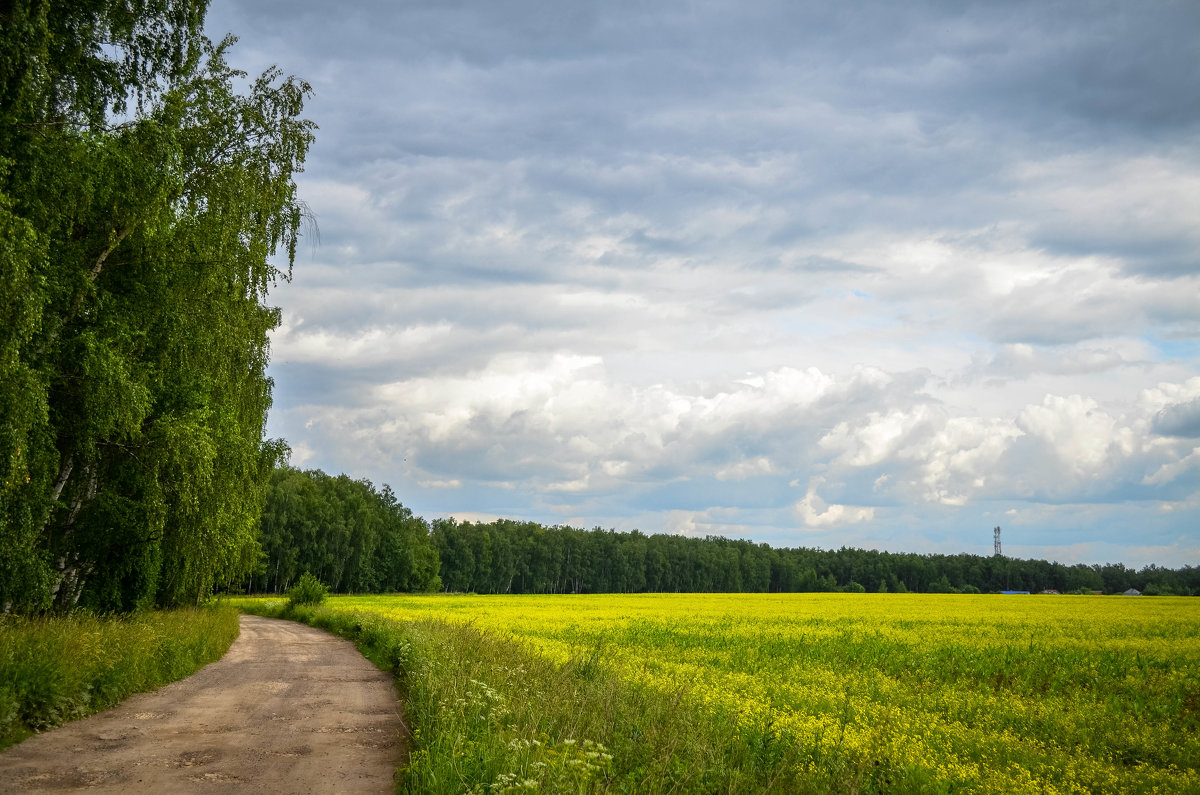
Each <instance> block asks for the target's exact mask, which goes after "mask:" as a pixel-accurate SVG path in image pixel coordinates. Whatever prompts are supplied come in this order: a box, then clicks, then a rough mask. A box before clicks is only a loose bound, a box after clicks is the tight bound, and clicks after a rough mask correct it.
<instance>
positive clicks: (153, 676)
mask: <svg viewBox="0 0 1200 795" xmlns="http://www.w3.org/2000/svg"><path fill="white" fill-rule="evenodd" d="M237 634H238V626H237V611H236V610H234V609H232V608H230V607H221V608H202V609H197V608H192V609H184V610H176V611H161V612H145V613H137V614H134V615H129V616H110V617H105V618H100V617H96V616H94V615H90V614H87V613H77V614H75V615H72V616H63V617H41V618H21V617H17V616H5V617H2V618H0V748H4V747H6V746H9V745H12V744H13V743H15V742H19V741H20V740H22V739H24V738H25V737H27V736H28V735H29V734H31V733H33V732H35V731H41V730H43V729H48V728H51V727H53V726H57V725H58V724H60V723H63V722H65V721H68V720H73V719H75V718H80V717H83V716H84V715H90V714H91V713H93V712H98V711H100V710H102V709H107V708H108V707H111V706H113V705H114V704H116V703H117V702H119V701H121V700H122V699H123V698H125V697H126V696H128V695H130V694H132V693H137V692H140V691H143V690H153V689H154V688H157V687H160V686H162V685H164V684H166V683H168V682H173V681H175V680H176V679H182V678H183V677H185V676H188V675H190V674H191V673H193V672H194V671H195V670H196V669H198V668H200V667H201V666H202V665H205V664H207V663H210V662H212V661H213V660H217V659H219V658H220V657H221V655H223V654H224V653H225V651H226V650H227V649H228V648H229V645H230V644H231V643H233V640H234V638H236V637H237Z"/></svg>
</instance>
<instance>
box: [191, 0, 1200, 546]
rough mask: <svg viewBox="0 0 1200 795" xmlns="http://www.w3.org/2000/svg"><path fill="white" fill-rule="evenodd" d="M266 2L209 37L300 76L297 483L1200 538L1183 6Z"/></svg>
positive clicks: (463, 500) (491, 505) (217, 21)
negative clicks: (339, 481)
mask: <svg viewBox="0 0 1200 795" xmlns="http://www.w3.org/2000/svg"><path fill="white" fill-rule="evenodd" d="M276 5H277V4H272V3H256V4H244V3H243V4H237V3H231V2H228V0H217V2H215V3H214V5H213V7H212V8H213V10H212V14H213V16H212V24H213V25H214V26H215V29H216V30H218V31H220V32H221V33H223V32H224V29H228V28H232V29H234V30H235V31H236V32H237V33H239V34H240V35H241V36H242V44H241V45H239V47H237V48H235V52H234V57H235V59H237V58H238V57H242V56H240V55H239V53H242V54H244V57H245V58H246V64H247V65H248V66H249V67H250V68H251V69H254V68H256V67H257V68H261V66H263V65H266V64H269V63H272V62H278V63H281V64H282V65H283V66H284V69H285V70H286V71H289V72H291V71H294V72H296V73H298V74H300V75H301V76H304V77H309V78H310V79H312V80H313V82H314V84H315V85H316V86H317V93H316V96H315V97H314V98H313V100H312V102H311V104H310V106H309V108H310V112H311V114H312V115H313V117H314V120H315V121H316V122H317V123H318V124H319V125H320V127H321V129H320V132H319V134H318V139H317V143H316V144H315V146H314V147H313V149H312V152H311V157H310V160H309V163H308V164H307V165H308V171H307V172H306V173H305V174H304V175H302V181H301V185H300V188H301V195H302V197H303V198H304V199H305V200H306V201H307V202H308V203H309V204H310V205H311V206H312V207H313V208H314V210H315V211H316V213H317V216H318V219H319V221H320V227H321V237H322V241H321V246H320V247H318V248H316V249H315V250H314V251H304V252H302V253H301V256H300V258H299V261H298V262H297V265H296V269H295V279H294V281H293V282H292V283H291V284H287V285H281V286H280V288H279V289H278V290H277V291H276V292H275V293H274V296H275V298H276V300H278V302H279V303H280V305H281V306H282V307H283V310H284V319H285V325H284V326H283V327H282V328H281V329H280V330H279V331H278V332H277V333H276V334H275V335H274V349H273V364H272V370H271V372H272V375H273V377H275V379H276V382H277V388H276V408H275V409H274V410H273V411H272V414H271V417H270V423H271V429H272V433H273V434H281V435H283V436H285V437H286V438H288V439H289V440H290V441H291V442H292V444H293V447H294V453H293V461H303V462H304V463H306V464H311V465H319V466H322V467H326V468H329V469H334V470H337V469H343V470H346V471H350V472H353V473H356V474H358V475H366V476H370V477H371V478H372V479H373V480H375V481H377V482H383V481H388V482H392V483H393V485H395V486H396V487H397V490H398V492H399V493H401V494H402V495H403V494H404V493H405V492H406V491H409V492H411V493H412V494H413V497H412V499H415V500H417V504H415V506H414V507H416V508H418V509H420V508H421V506H422V505H426V506H428V508H427V510H428V511H429V512H430V513H433V514H437V515H447V514H449V513H451V512H453V511H454V510H468V511H472V512H475V513H477V514H479V515H492V514H493V513H495V514H502V513H504V512H511V513H514V514H521V515H526V516H529V517H531V518H543V519H546V518H548V519H554V520H557V518H558V517H566V516H571V517H589V516H591V517H595V521H599V520H600V519H601V517H607V518H608V519H609V520H611V521H613V522H614V523H620V524H622V526H627V524H626V523H628V522H633V521H643V520H644V521H646V522H657V523H658V525H657V526H643V529H650V530H654V529H663V528H667V527H670V528H682V529H684V530H685V531H687V532H692V533H697V534H705V533H708V532H728V533H742V532H745V533H746V534H748V535H752V536H753V537H757V538H770V539H771V540H772V541H773V542H776V543H779V542H783V543H787V542H788V541H789V538H799V536H789V534H792V533H796V532H797V531H798V528H799V527H800V526H803V527H806V528H807V532H806V533H805V535H804V536H803V538H804V539H805V540H807V541H810V542H812V543H830V544H835V545H836V544H837V543H840V542H841V541H842V540H844V539H848V540H851V541H854V542H855V543H862V544H868V545H870V544H884V545H888V544H891V545H898V546H899V547H900V548H909V549H921V550H934V549H938V550H941V549H952V548H954V547H955V544H957V543H958V542H957V541H956V536H955V535H954V533H955V532H963V531H961V530H953V529H944V530H943V531H938V532H943V533H944V535H943V536H942V537H936V538H935V537H933V533H934V532H935V531H934V530H928V529H925V528H928V527H930V526H931V525H932V524H937V523H938V522H941V523H942V524H941V525H939V526H941V527H944V528H954V527H958V526H959V525H961V524H963V523H965V522H968V521H969V520H973V518H980V517H979V516H978V515H977V513H978V512H979V511H985V510H986V511H993V510H994V511H995V513H996V514H997V515H1004V513H1005V512H1006V511H1009V510H1013V511H1016V512H1017V513H1016V514H1015V516H1016V517H1028V518H1029V524H1028V525H1022V526H1028V527H1031V528H1034V527H1036V528H1039V529H1040V531H1041V532H1042V535H1043V537H1044V540H1043V542H1042V548H1045V549H1051V548H1056V547H1052V544H1053V542H1054V539H1057V538H1060V537H1063V536H1064V535H1065V534H1069V533H1070V532H1071V531H1070V530H1069V527H1072V526H1075V525H1074V524H1073V523H1074V522H1075V521H1076V520H1075V518H1074V517H1078V516H1080V515H1083V514H1086V515H1087V516H1088V517H1089V518H1088V522H1089V523H1090V524H1089V525H1088V527H1089V528H1091V529H1095V531H1096V532H1097V533H1100V532H1102V533H1105V534H1107V537H1108V538H1109V539H1112V540H1111V541H1110V542H1109V543H1111V544H1113V545H1114V546H1113V547H1111V549H1117V548H1119V547H1120V545H1125V546H1127V547H1128V548H1130V549H1133V548H1134V547H1135V546H1138V547H1140V548H1146V549H1174V548H1176V547H1178V548H1179V549H1192V548H1193V547H1194V546H1195V545H1194V544H1192V545H1190V546H1189V545H1187V544H1183V545H1182V546H1179V545H1178V544H1176V542H1175V541H1174V540H1170V541H1164V540H1162V538H1158V540H1156V541H1155V542H1154V544H1145V543H1140V542H1139V541H1138V539H1136V538H1132V536H1133V534H1134V533H1133V531H1131V530H1129V528H1130V527H1137V528H1138V530H1137V532H1138V533H1150V532H1153V533H1155V534H1157V535H1158V536H1165V535H1166V534H1168V533H1169V532H1171V531H1173V530H1174V529H1175V528H1180V527H1184V528H1191V530H1190V532H1192V533H1194V532H1195V531H1194V528H1195V527H1196V525H1197V522H1196V518H1197V516H1198V515H1200V514H1198V512H1200V505H1198V504H1197V498H1196V495H1197V493H1198V491H1200V487H1197V486H1196V485H1195V477H1194V475H1195V464H1194V461H1195V452H1194V451H1195V446H1196V439H1197V438H1200V409H1197V406H1200V403H1198V401H1200V375H1198V372H1200V351H1198V349H1197V347H1196V345H1197V341H1198V340H1200V316H1198V315H1197V312H1196V302H1195V296H1196V295H1197V294H1200V270H1198V269H1197V266H1196V263H1197V262H1198V261H1200V259H1198V257H1200V234H1198V233H1197V230H1196V225H1195V223H1194V219H1195V218H1196V216H1197V211H1198V210H1200V155H1197V153H1196V149H1195V146H1194V140H1195V136H1196V131H1197V130H1198V129H1200V102H1197V101H1196V100H1197V99H1198V97H1197V94H1196V88H1195V81H1194V80H1191V79H1190V78H1189V75H1191V74H1192V72H1193V71H1194V69H1193V67H1194V64H1193V61H1194V59H1193V58H1191V57H1190V55H1189V53H1190V52H1191V50H1190V49H1189V48H1188V47H1187V46H1183V44H1184V43H1186V42H1185V41H1184V40H1185V38H1186V35H1187V34H1186V33H1185V32H1186V31H1190V30H1192V29H1194V28H1195V25H1194V24H1192V23H1193V22H1194V21H1195V20H1194V19H1193V16H1194V14H1193V13H1192V12H1191V10H1190V9H1186V10H1185V8H1184V6H1181V5H1178V4H1176V5H1169V4H1168V5H1157V6H1152V7H1147V8H1146V9H1143V10H1142V11H1141V12H1140V13H1139V14H1137V15H1134V16H1133V17H1131V16H1130V15H1128V14H1125V13H1116V12H1113V11H1112V10H1106V9H1099V10H1097V11H1096V12H1095V13H1091V14H1078V13H1073V12H1071V11H1070V10H1069V9H1065V8H1059V7H1057V6H1051V5H1044V4H1043V5H1041V6H1037V7H1036V8H1034V7H1032V6H1031V7H1022V8H1020V9H1015V8H1011V7H1008V6H1005V5H1003V4H988V3H977V4H967V5H966V6H964V7H963V8H961V9H958V10H956V12H955V13H954V14H952V15H950V16H947V15H946V14H945V13H944V11H943V10H942V9H939V8H934V7H927V6H917V5H911V4H908V5H905V4H887V3H879V4H872V5H871V6H870V7H869V8H867V9H865V10H864V9H862V8H858V7H853V8H852V7H848V6H845V5H837V4H826V5H820V4H780V5H777V6H771V7H763V8H759V9H757V10H756V11H755V12H754V13H746V11H745V8H744V7H743V6H740V5H737V4H734V3H721V2H718V3H710V4H704V5H703V6H698V7H696V8H693V9H691V10H690V11H689V13H688V14H685V15H679V14H677V13H675V12H673V11H670V10H669V9H667V10H664V8H663V7H650V8H642V7H639V8H638V9H636V10H632V9H631V8H629V7H625V6H623V5H622V4H619V3H618V4H616V5H599V6H594V7H590V6H589V7H584V6H579V7H577V8H574V10H571V11H568V12H565V13H562V14H552V15H547V14H545V13H544V9H542V8H540V7H538V6H537V5H536V4H526V3H521V2H518V3H515V4H514V3H510V4H505V5H504V6H502V7H501V6H493V5H490V4H486V3H483V4H467V5H466V6H462V7H459V6H455V7H454V8H450V7H448V6H445V5H444V4H437V3H420V2H417V3H406V4H385V3H368V4H366V5H363V6H356V7H355V8H354V9H352V10H351V11H350V12H348V13H342V12H340V11H338V9H337V7H335V6H331V5H329V4H323V5H322V4H318V3H316V2H315V1H313V0H304V1H303V2H298V3H292V4H290V5H289V7H288V12H287V13H285V14H281V13H279V9H278V8H276V7H275V6H276ZM1181 37H1182V38H1181ZM715 40H720V42H721V46H720V47H716V48H714V47H712V46H710V43H711V42H712V41H715ZM1080 74H1087V75H1089V80H1088V81H1087V85H1086V86H1084V89H1081V88H1080V84H1079V83H1078V80H1077V76H1078V75H1080ZM581 87H585V90H581ZM793 483H794V484H798V485H789V484H793ZM813 484H819V488H818V486H817V485H813ZM800 490H804V493H803V495H801V493H800ZM818 492H819V493H818ZM985 504H986V506H987V507H986V509H985V508H984V507H982V506H984V505H985ZM1129 505H1135V506H1139V507H1140V508H1146V507H1147V506H1159V505H1163V506H1173V508H1172V509H1171V510H1158V509H1157V508H1155V509H1154V510H1152V511H1151V510H1149V509H1148V508H1147V511H1148V512H1146V513H1138V514H1137V521H1136V522H1132V520H1130V519H1129V516H1128V515H1126V514H1123V513H1122V511H1123V510H1125V508H1124V507H1122V506H1129ZM1047 506H1069V507H1068V508H1063V509H1062V510H1049V509H1048V508H1047ZM723 512H724V513H723ZM731 512H736V513H731ZM973 512H975V513H973ZM897 517H904V520H905V521H906V522H907V526H904V527H901V526H900V525H899V524H892V523H893V522H900V521H901V519H899V518H897ZM953 517H961V521H958V520H955V519H954V518H953ZM988 521H991V519H988ZM590 523H591V521H588V522H587V524H590ZM914 528H921V529H914ZM1160 542H1161V543H1160ZM1173 544H1176V546H1172V545H1173ZM1036 546H1037V545H1036V544H1031V545H1030V546H1029V548H1031V549H1032V548H1034V547H1036ZM1060 546H1062V547H1063V548H1064V549H1072V550H1075V552H1072V554H1080V555H1084V554H1093V553H1089V552H1086V551H1082V548H1080V547H1076V546H1072V545H1071V544H1067V543H1066V542H1064V544H1063V545H1060ZM1090 549H1092V550H1099V551H1095V552H1094V554H1101V553H1103V554H1109V550H1110V548H1109V547H1101V546H1095V547H1091V548H1090ZM1138 554H1140V553H1138ZM1187 554H1190V553H1187ZM1192 560H1196V559H1195V558H1194V557H1193V558H1192ZM1197 562H1200V561H1197Z"/></svg>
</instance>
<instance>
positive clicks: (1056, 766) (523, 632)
mask: <svg viewBox="0 0 1200 795" xmlns="http://www.w3.org/2000/svg"><path fill="white" fill-rule="evenodd" d="M328 609H329V610H331V611H333V612H334V613H341V614H353V615H356V616H359V617H362V618H367V617H374V618H376V619H378V620H379V621H382V622H384V623H386V624H387V625H389V626H395V627H406V628H407V629H406V630H405V631H406V632H408V633H409V639H408V640H406V641H405V643H407V644H410V645H411V649H410V647H409V646H406V649H408V650H409V651H410V652H411V653H410V654H409V656H410V657H411V658H412V659H411V660H410V661H409V662H410V663H415V664H416V666H417V668H420V670H419V671H415V672H414V673H415V674H416V675H412V676H410V677H409V679H408V681H409V685H410V690H412V691H413V695H410V701H411V704H410V711H417V712H421V713H423V715H418V716H416V717H415V721H416V724H417V725H418V730H419V731H422V730H423V731H424V732H425V736H423V737H422V736H418V737H416V738H415V743H414V744H415V747H416V749H417V753H416V754H415V756H414V761H413V764H412V766H411V770H410V771H409V774H410V776H411V777H412V781H414V782H416V781H420V782H421V786H422V787H427V788H429V787H431V788H432V789H434V790H436V789H438V787H437V786H436V782H437V781H440V780H443V779H445V778H446V776H447V775H450V776H451V777H454V778H455V780H454V781H453V782H452V783H449V785H448V786H447V788H446V790H445V791H454V790H455V789H456V788H457V790H458V791H465V790H469V789H472V788H474V789H475V791H478V792H501V791H510V792H513V791H520V790H522V789H525V790H535V789H558V790H560V791H572V792H574V791H580V792H588V791H637V792H641V791H646V792H650V791H654V792H659V791H662V792H667V791H674V792H708V791H747V792H749V791H766V790H775V791H781V792H787V791H846V792H852V791H897V792H902V791H922V792H1013V793H1016V792H1021V793H1026V792H1046V793H1072V792H1079V793H1083V792H1113V793H1116V792H1121V793H1125V792H1200V770H1198V765H1200V732H1198V729H1200V600H1197V599H1185V598H1122V597H1081V596H1072V597H1049V596H954V595H915V594H912V595H903V594H878V595H876V594H779V595H768V594H644V595H598V596H517V597H497V596H465V595H464V596H456V595H436V596H434V595H427V596H373V597H338V598H334V599H331V600H330V603H329V608H328ZM359 623H361V619H360V620H359ZM464 644H465V645H464ZM501 647H507V648H509V649H512V650H514V651H513V652H512V653H511V654H510V655H509V656H505V654H502V653H500V652H498V651H496V649H498V648H501ZM515 650H519V652H518V651H515ZM406 653H409V652H406ZM512 655H516V656H512ZM520 655H524V656H520ZM401 656H403V655H401ZM439 656H442V657H455V658H457V662H456V663H455V665H457V666H458V667H446V665H447V664H448V663H447V662H446V661H445V660H439V659H438V658H439ZM463 658H470V659H463ZM464 665H466V666H468V667H466V668H464V667H463V666H464ZM422 679H423V680H424V681H418V680H422ZM438 680H444V681H442V683H441V684H438ZM414 688H415V690H414ZM630 694H632V695H630ZM639 705H640V706H639ZM556 711H560V712H564V716H563V717H560V718H554V717H552V715H553V714H554V713H555V712H556ZM422 721H425V722H424V723H422ZM422 726H423V727H424V728H423V729H421V728H420V727H422ZM584 743H587V745H586V746H585V745H584ZM643 747H645V748H646V750H645V751H643V750H641V749H642V748H643ZM489 748H490V749H492V750H491V751H489V750H488V749H489ZM439 749H441V750H439ZM439 753H440V754H443V755H444V756H445V757H446V759H448V760H457V761H456V762H444V763H443V762H438V761H437V758H436V757H437V755H438V754H439ZM489 754H491V755H493V756H499V757H501V758H499V759H488V758H485V757H488V755H489ZM631 757H636V758H631ZM556 765H557V767H555V766H556ZM553 770H558V772H557V773H554V776H557V778H552V777H550V776H551V773H552V772H553ZM424 773H429V774H431V775H432V778H433V782H432V783H431V781H430V780H429V778H422V775H423V774H424ZM568 773H569V774H570V775H566V774H568ZM563 776H566V778H564V777H563ZM554 782H558V785H561V786H558V785H555V783H554Z"/></svg>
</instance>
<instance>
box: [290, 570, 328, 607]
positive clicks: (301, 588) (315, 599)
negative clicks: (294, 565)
mask: <svg viewBox="0 0 1200 795" xmlns="http://www.w3.org/2000/svg"><path fill="white" fill-rule="evenodd" d="M328 595H329V588H327V587H326V586H325V583H323V582H321V581H320V580H318V579H317V578H316V577H314V576H313V575H312V574H310V573H309V572H307V571H306V572H304V574H303V575H301V577H300V580H299V582H297V583H296V584H295V585H293V586H292V589H291V590H290V591H288V607H296V606H297V605H319V604H321V603H322V602H324V601H325V597H326V596H328Z"/></svg>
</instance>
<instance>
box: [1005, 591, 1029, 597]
mask: <svg viewBox="0 0 1200 795" xmlns="http://www.w3.org/2000/svg"><path fill="white" fill-rule="evenodd" d="M1000 593H1002V594H1005V595H1007V596H1012V595H1014V594H1021V593H1023V594H1025V595H1026V596H1028V595H1029V591H1001V592H1000Z"/></svg>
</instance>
